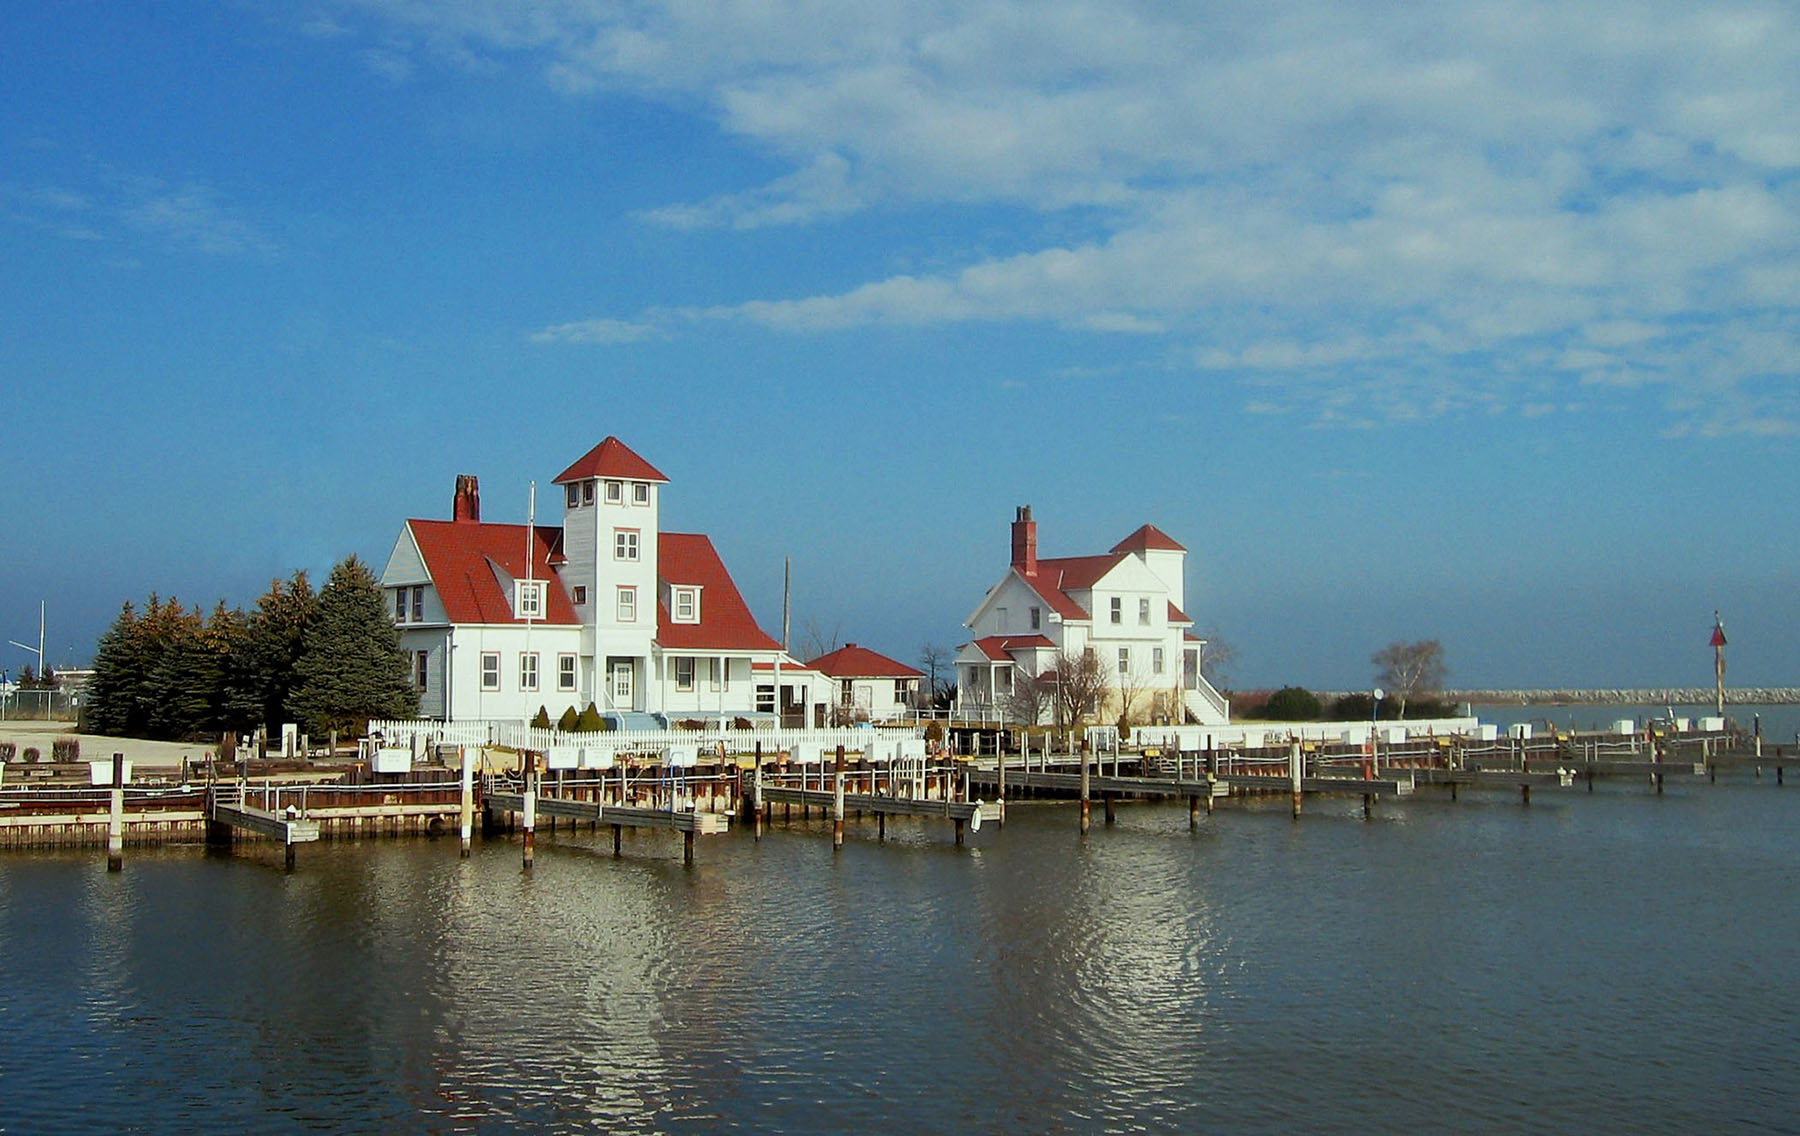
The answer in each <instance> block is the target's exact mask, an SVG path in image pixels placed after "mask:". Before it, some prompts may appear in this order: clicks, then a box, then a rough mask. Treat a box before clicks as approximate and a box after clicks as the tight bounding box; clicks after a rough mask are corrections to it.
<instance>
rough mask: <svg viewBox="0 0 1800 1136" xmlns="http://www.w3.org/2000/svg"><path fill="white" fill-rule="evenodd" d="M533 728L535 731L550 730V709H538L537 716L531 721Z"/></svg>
mask: <svg viewBox="0 0 1800 1136" xmlns="http://www.w3.org/2000/svg"><path fill="white" fill-rule="evenodd" d="M531 728H532V729H534V730H548V729H549V728H550V710H549V708H548V707H544V706H539V707H538V712H537V715H536V716H535V717H533V718H532V719H531Z"/></svg>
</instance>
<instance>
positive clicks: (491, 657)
mask: <svg viewBox="0 0 1800 1136" xmlns="http://www.w3.org/2000/svg"><path fill="white" fill-rule="evenodd" d="M481 689H483V690H499V689H500V652H498V651H483V652H482V653H481Z"/></svg>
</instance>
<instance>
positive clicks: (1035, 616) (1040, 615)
mask: <svg viewBox="0 0 1800 1136" xmlns="http://www.w3.org/2000/svg"><path fill="white" fill-rule="evenodd" d="M1043 626H1044V609H1043V608H1041V607H1033V608H1032V609H1031V629H1032V630H1033V631H1037V630H1039V629H1041V628H1042V627H1043Z"/></svg>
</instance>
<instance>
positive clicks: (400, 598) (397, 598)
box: [394, 588, 406, 623]
mask: <svg viewBox="0 0 1800 1136" xmlns="http://www.w3.org/2000/svg"><path fill="white" fill-rule="evenodd" d="M394 622H395V623H405V622H406V589H405V588H395V589H394Z"/></svg>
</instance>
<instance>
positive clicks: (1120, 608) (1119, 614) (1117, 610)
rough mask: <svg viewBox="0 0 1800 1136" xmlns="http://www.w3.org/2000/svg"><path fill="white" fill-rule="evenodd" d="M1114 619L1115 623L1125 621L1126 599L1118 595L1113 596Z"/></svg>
mask: <svg viewBox="0 0 1800 1136" xmlns="http://www.w3.org/2000/svg"><path fill="white" fill-rule="evenodd" d="M1112 621H1113V622H1114V623H1123V622H1125V601H1124V600H1122V599H1120V598H1119V597H1118V596H1114V597H1113V598H1112Z"/></svg>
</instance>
